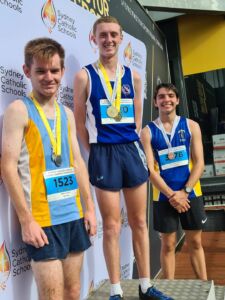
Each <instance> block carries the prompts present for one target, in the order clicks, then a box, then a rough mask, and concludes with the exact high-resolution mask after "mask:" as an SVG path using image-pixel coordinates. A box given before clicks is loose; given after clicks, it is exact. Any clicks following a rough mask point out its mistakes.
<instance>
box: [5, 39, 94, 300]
mask: <svg viewBox="0 0 225 300" xmlns="http://www.w3.org/2000/svg"><path fill="white" fill-rule="evenodd" d="M64 57H65V53H64V49H63V48H62V46H61V45H60V44H59V43H58V42H56V41H54V40H52V39H49V38H40V39H34V40H31V41H29V42H28V43H27V45H26V47H25V64H24V66H23V70H24V73H25V75H26V77H27V78H28V79H30V81H31V84H32V92H31V93H30V94H29V96H27V97H23V98H22V99H17V100H15V101H13V102H12V103H11V104H10V105H9V107H8V108H7V110H6V112H5V115H4V122H3V134H2V137H3V140H2V177H3V180H4V183H5V184H6V187H7V189H8V191H9V194H10V197H11V199H12V202H13V204H14V208H15V210H16V213H17V216H18V219H19V222H20V224H21V232H22V238H23V241H24V242H25V244H26V248H27V252H28V256H29V258H30V259H31V266H32V270H33V273H34V277H35V280H36V283H37V288H38V296H39V300H47V299H48V300H63V299H66V300H79V299H80V271H81V267H82V261H83V255H84V251H85V250H86V249H87V248H89V247H90V245H91V243H90V240H89V236H88V233H89V234H90V235H94V234H95V233H96V218H95V210H94V203H93V201H92V197H91V192H90V187H89V180H88V173H87V170H86V166H85V163H84V161H83V159H82V157H81V154H80V150H79V145H78V142H77V138H76V129H75V120H74V115H73V112H72V111H71V110H70V109H68V108H67V107H64V106H63V105H62V104H60V103H58V102H57V101H56V100H57V92H58V88H59V85H60V82H61V79H62V76H63V74H64ZM80 193H81V195H82V197H83V200H84V204H85V209H84V212H83V209H82V206H81V201H80Z"/></svg>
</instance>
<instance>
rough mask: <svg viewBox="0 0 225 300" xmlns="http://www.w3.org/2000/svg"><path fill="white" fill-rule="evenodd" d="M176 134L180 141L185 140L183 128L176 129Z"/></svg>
mask: <svg viewBox="0 0 225 300" xmlns="http://www.w3.org/2000/svg"><path fill="white" fill-rule="evenodd" d="M178 135H179V139H180V142H185V141H186V138H185V130H184V129H180V130H179V131H178Z"/></svg>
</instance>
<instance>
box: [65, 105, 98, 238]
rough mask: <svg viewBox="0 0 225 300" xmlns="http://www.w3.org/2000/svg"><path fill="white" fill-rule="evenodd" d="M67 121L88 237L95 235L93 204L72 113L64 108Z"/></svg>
mask: <svg viewBox="0 0 225 300" xmlns="http://www.w3.org/2000/svg"><path fill="white" fill-rule="evenodd" d="M65 109H66V113H67V116H68V120H69V123H70V130H71V141H72V151H73V157H74V169H75V174H76V179H77V183H78V186H79V189H80V192H81V196H82V199H83V200H84V204H85V209H84V211H85V212H84V221H85V225H86V228H87V229H88V231H89V234H90V235H95V234H96V217H95V208H94V202H93V200H92V196H91V191H90V184H89V177H88V172H87V168H86V165H85V162H84V160H83V158H82V156H81V153H80V148H79V144H78V141H77V138H76V125H75V120H74V115H73V112H72V111H71V110H70V109H68V108H67V107H65Z"/></svg>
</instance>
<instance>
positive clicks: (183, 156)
mask: <svg viewBox="0 0 225 300" xmlns="http://www.w3.org/2000/svg"><path fill="white" fill-rule="evenodd" d="M170 152H173V154H174V157H173V158H172V159H171V158H169V157H168V153H169V150H168V149H164V150H160V151H158V155H159V161H160V166H161V169H162V170H167V169H171V168H174V167H180V166H185V165H187V164H188V156H187V150H186V147H185V145H182V146H178V147H173V148H171V149H170Z"/></svg>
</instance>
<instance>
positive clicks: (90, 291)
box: [88, 280, 94, 295]
mask: <svg viewBox="0 0 225 300" xmlns="http://www.w3.org/2000/svg"><path fill="white" fill-rule="evenodd" d="M93 291H94V281H93V280H92V281H91V282H90V285H89V289H88V295H90V294H91V293H92V292H93Z"/></svg>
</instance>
